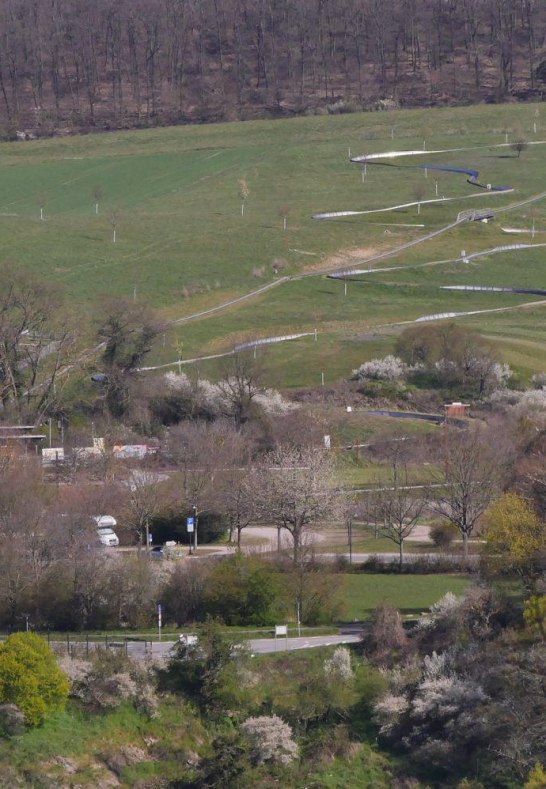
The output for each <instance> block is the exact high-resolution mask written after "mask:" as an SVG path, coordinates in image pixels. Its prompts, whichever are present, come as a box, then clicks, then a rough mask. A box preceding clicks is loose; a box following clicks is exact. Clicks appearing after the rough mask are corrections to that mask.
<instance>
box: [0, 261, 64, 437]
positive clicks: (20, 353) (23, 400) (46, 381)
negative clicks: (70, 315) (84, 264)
mask: <svg viewBox="0 0 546 789" xmlns="http://www.w3.org/2000/svg"><path fill="white" fill-rule="evenodd" d="M0 280H1V281H2V293H1V294H0V400H1V402H2V405H3V408H4V409H5V410H9V409H10V408H11V409H13V411H14V412H15V413H16V414H17V416H18V417H19V418H21V417H26V418H30V419H33V420H34V421H35V422H36V423H37V422H39V421H40V419H41V418H42V417H43V415H44V414H45V413H46V411H47V410H48V408H50V407H51V406H52V405H53V403H54V402H55V400H56V398H57V397H58V396H59V395H60V388H61V385H62V380H61V379H60V374H61V373H62V371H63V368H64V367H65V366H66V365H67V363H68V360H69V358H70V356H71V352H72V350H73V340H74V334H73V332H72V331H71V330H70V328H69V322H68V320H67V318H66V316H65V315H64V313H63V311H62V302H61V299H60V298H59V296H58V294H57V293H56V292H53V290H52V288H50V287H49V286H47V285H45V284H44V283H43V282H38V281H37V280H34V279H33V278H32V277H31V276H29V275H28V274H27V273H26V272H24V271H20V270H15V269H13V268H11V267H10V266H3V267H2V268H1V269H0Z"/></svg>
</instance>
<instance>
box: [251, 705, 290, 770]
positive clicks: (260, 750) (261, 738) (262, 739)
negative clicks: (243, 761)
mask: <svg viewBox="0 0 546 789" xmlns="http://www.w3.org/2000/svg"><path fill="white" fill-rule="evenodd" d="M241 729H242V730H243V732H244V734H245V735H246V737H247V739H248V742H249V748H250V758H251V759H252V761H253V762H254V763H255V764H263V763H264V762H277V763H278V764H290V762H292V761H293V760H294V759H295V758H296V757H297V755H298V746H297V744H296V743H295V742H294V740H293V739H292V729H291V728H290V726H289V725H288V723H285V722H284V721H283V719H282V718H279V717H278V715H271V716H267V715H262V716H260V717H257V718H248V719H247V720H246V721H245V722H244V723H243V725H242V726H241Z"/></svg>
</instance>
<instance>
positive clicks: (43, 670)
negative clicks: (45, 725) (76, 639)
mask: <svg viewBox="0 0 546 789" xmlns="http://www.w3.org/2000/svg"><path fill="white" fill-rule="evenodd" d="M68 690H69V684H68V679H67V677H66V676H65V674H63V672H62V671H61V670H60V669H59V667H58V666H57V662H56V660H55V656H54V654H53V652H51V650H50V649H49V647H48V646H47V644H46V643H45V641H44V640H43V639H42V638H40V636H37V635H36V634H35V633H15V634H14V635H11V636H9V638H7V639H6V641H5V642H4V643H3V644H1V645H0V703H2V704H16V705H17V706H18V707H19V709H20V710H21V712H22V713H23V715H24V716H25V723H26V724H27V726H37V725H38V724H40V723H42V721H43V720H44V718H45V717H46V716H47V715H48V714H50V713H52V712H56V711H57V710H61V709H62V708H63V707H64V704H65V702H66V699H67V697H68Z"/></svg>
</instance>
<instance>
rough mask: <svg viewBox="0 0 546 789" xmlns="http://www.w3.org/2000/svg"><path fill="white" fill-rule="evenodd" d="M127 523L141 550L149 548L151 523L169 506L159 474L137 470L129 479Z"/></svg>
mask: <svg viewBox="0 0 546 789" xmlns="http://www.w3.org/2000/svg"><path fill="white" fill-rule="evenodd" d="M127 487H128V496H127V504H126V515H125V518H126V521H127V523H128V524H129V526H130V527H131V529H132V530H133V531H134V532H135V534H136V535H137V537H138V546H139V549H140V547H141V546H142V544H144V545H145V546H146V548H148V547H149V544H150V540H149V535H150V523H151V522H152V521H153V519H154V518H155V517H156V516H157V515H159V513H160V511H161V510H162V508H164V507H165V506H166V504H167V497H166V495H165V489H164V487H163V486H162V485H161V484H160V481H159V480H158V476H157V474H154V473H153V472H150V471H145V470H141V469H136V470H135V471H133V472H132V473H131V474H130V476H129V478H128V479H127Z"/></svg>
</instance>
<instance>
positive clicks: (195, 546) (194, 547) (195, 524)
mask: <svg viewBox="0 0 546 789" xmlns="http://www.w3.org/2000/svg"><path fill="white" fill-rule="evenodd" d="M192 509H193V524H194V527H193V551H194V553H197V507H196V505H195V504H194V505H193V507H192Z"/></svg>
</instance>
